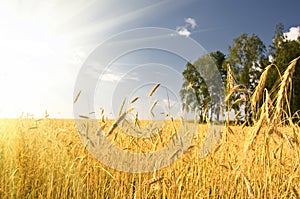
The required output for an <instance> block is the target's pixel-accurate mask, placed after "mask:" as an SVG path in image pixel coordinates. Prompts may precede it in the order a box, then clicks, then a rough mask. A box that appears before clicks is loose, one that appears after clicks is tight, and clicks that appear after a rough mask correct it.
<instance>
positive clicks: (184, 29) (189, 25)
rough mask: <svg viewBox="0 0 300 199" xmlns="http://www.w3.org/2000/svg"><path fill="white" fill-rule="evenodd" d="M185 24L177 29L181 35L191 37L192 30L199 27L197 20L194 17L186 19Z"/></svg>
mask: <svg viewBox="0 0 300 199" xmlns="http://www.w3.org/2000/svg"><path fill="white" fill-rule="evenodd" d="M184 22H185V24H184V25H183V26H178V27H177V28H176V31H177V33H178V34H179V35H182V36H185V37H189V36H190V35H191V33H192V31H193V30H194V29H195V28H196V27H197V22H196V20H195V19H193V18H190V17H189V18H186V19H184Z"/></svg>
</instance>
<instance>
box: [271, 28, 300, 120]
mask: <svg viewBox="0 0 300 199" xmlns="http://www.w3.org/2000/svg"><path fill="white" fill-rule="evenodd" d="M283 30H284V26H283V25H282V24H278V25H277V26H276V30H275V35H274V39H273V44H272V45H271V46H270V49H271V53H270V54H271V56H272V59H273V63H274V64H275V65H276V66H277V67H278V68H279V70H280V72H281V73H283V72H284V71H285V70H286V68H287V66H288V65H289V63H290V61H292V60H293V59H295V58H297V57H299V56H300V37H298V39H297V40H288V38H286V37H285V35H284V33H283ZM274 70H275V69H273V71H271V72H272V73H270V74H269V75H268V80H267V83H266V87H267V88H268V89H272V87H274V85H275V87H276V85H278V84H279V83H280V78H279V75H278V72H276V71H275V72H274ZM299 87H300V63H299V62H298V63H297V65H296V69H295V72H294V75H293V78H292V90H291V93H290V94H289V95H288V96H289V97H290V98H289V103H290V111H291V114H292V115H293V114H294V113H296V112H297V111H298V110H300V90H299Z"/></svg>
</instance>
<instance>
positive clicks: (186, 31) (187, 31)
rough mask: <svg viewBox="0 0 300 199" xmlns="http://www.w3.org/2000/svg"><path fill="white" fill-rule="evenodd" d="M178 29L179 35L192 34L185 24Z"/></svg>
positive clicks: (187, 35)
mask: <svg viewBox="0 0 300 199" xmlns="http://www.w3.org/2000/svg"><path fill="white" fill-rule="evenodd" d="M176 31H177V32H178V34H179V35H182V36H186V37H189V36H190V35H191V32H190V31H189V30H188V29H187V28H186V27H183V26H180V27H177V28H176Z"/></svg>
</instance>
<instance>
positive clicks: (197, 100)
mask: <svg viewBox="0 0 300 199" xmlns="http://www.w3.org/2000/svg"><path fill="white" fill-rule="evenodd" d="M182 74H183V80H184V82H183V84H182V88H181V90H180V97H181V100H182V102H183V107H185V108H186V109H187V111H195V110H198V111H199V116H200V118H203V116H204V114H205V109H206V108H207V105H208V102H209V101H210V96H209V91H208V88H207V86H206V84H205V80H204V79H203V77H202V76H201V75H200V72H199V71H198V70H197V69H196V67H195V66H194V65H193V64H191V63H190V62H188V63H187V64H186V69H185V70H184V71H183V73H182Z"/></svg>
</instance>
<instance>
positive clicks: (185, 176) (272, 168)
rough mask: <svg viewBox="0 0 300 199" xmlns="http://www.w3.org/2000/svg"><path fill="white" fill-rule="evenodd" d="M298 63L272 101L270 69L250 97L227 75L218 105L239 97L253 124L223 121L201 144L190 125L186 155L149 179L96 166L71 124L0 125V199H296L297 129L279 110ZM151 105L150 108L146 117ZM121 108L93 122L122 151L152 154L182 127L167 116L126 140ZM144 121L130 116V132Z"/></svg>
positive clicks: (201, 130)
mask: <svg viewBox="0 0 300 199" xmlns="http://www.w3.org/2000/svg"><path fill="white" fill-rule="evenodd" d="M298 59H300V57H298V58H296V59H294V60H292V61H291V63H290V64H289V66H288V67H287V69H286V70H285V71H284V73H283V75H282V76H281V77H280V78H281V81H280V84H279V85H278V87H277V89H276V90H275V93H272V95H271V94H270V93H269V91H268V90H266V89H265V88H264V84H265V81H266V78H267V73H268V70H269V69H270V68H271V67H273V66H274V65H270V66H268V67H266V69H265V71H264V72H263V73H262V75H261V78H260V81H259V84H258V86H257V87H256V89H255V90H254V92H253V94H252V95H251V96H250V94H249V92H248V91H247V92H244V90H245V89H241V88H242V87H243V86H242V85H235V84H236V83H235V82H233V81H230V79H234V78H233V77H231V76H232V75H230V74H229V75H228V81H227V84H228V85H227V86H226V87H227V88H229V89H228V90H227V93H228V94H227V96H226V98H225V101H226V102H227V103H228V106H229V107H230V106H232V104H230V103H231V102H230V98H231V96H232V95H233V93H235V92H239V93H238V94H240V95H241V98H240V99H237V100H235V102H233V103H245V104H246V103H247V101H246V100H242V99H243V98H245V96H246V97H248V99H250V100H248V101H249V103H250V104H249V106H250V107H251V108H252V111H253V113H254V114H253V121H254V122H253V124H252V125H246V122H245V123H244V124H243V125H230V124H231V122H228V120H227V122H225V125H224V127H223V128H222V129H220V132H218V133H219V135H222V136H221V137H218V139H217V142H215V143H213V144H211V145H209V144H207V140H208V139H207V136H208V133H207V132H208V129H209V122H208V123H205V124H198V123H195V126H196V127H197V129H196V131H195V134H194V135H193V137H192V138H193V139H192V143H191V145H190V146H189V147H188V148H187V150H186V151H184V153H183V154H182V155H180V156H179V158H177V159H176V160H175V162H174V163H173V164H171V165H169V166H166V167H164V168H162V169H158V170H153V171H151V172H146V173H130V172H122V171H118V170H115V169H113V168H111V167H109V166H107V165H105V164H103V163H101V160H100V161H98V160H97V159H96V158H95V157H94V156H93V155H91V153H90V152H89V150H88V149H87V148H88V145H87V144H85V143H84V142H82V140H81V138H82V134H81V133H79V131H77V129H76V128H75V120H73V119H69V120H67V119H50V118H47V117H45V118H42V119H33V118H31V119H28V118H18V119H1V120H0V198H300V183H299V182H300V179H299V178H300V171H299V164H300V160H299V158H300V156H299V155H300V147H299V135H300V128H299V123H295V122H294V121H295V120H294V119H297V117H295V116H291V115H289V114H288V112H289V111H286V110H285V108H286V107H289V106H285V105H289V101H288V91H289V90H291V86H292V77H293V73H294V71H295V67H296V63H297V61H298ZM275 67H276V66H275ZM229 69H230V67H229ZM158 87H159V84H157V85H156V86H155V87H154V88H153V90H151V92H150V94H149V97H151V96H152V94H153V93H154V92H155V90H156V89H157V88H158ZM272 92H274V91H272ZM79 95H80V92H79V94H78V95H77V96H76V97H75V100H74V103H76V101H77V99H78V97H80V96H79ZM247 95H249V96H247ZM137 99H138V98H135V99H133V100H132V101H131V103H134V101H136V100H137ZM261 99H263V100H262V101H260V103H257V102H259V100H261ZM246 105H247V104H246ZM154 106H155V102H154V104H153V106H152V107H151V109H150V110H151V112H152V109H153V107H154ZM122 108H123V105H122V106H121V110H120V114H119V118H118V119H116V120H108V119H105V118H104V117H101V119H100V120H99V121H98V120H97V122H99V125H100V126H101V129H102V128H103V131H104V132H106V137H107V138H108V140H109V141H111V142H112V143H114V144H115V145H116V146H117V147H119V148H121V149H122V150H125V151H130V152H135V153H144V154H145V153H148V152H151V151H156V150H159V149H161V148H163V147H165V146H166V144H167V143H169V142H171V141H172V139H173V137H174V136H175V135H176V132H177V131H178V129H179V128H180V125H181V124H182V123H181V122H182V121H180V120H175V119H173V117H172V116H170V120H169V121H166V122H165V125H164V126H163V129H161V130H160V131H159V133H157V134H156V135H155V136H152V137H150V138H141V137H134V136H132V135H128V134H126V132H124V131H125V130H124V129H123V128H121V122H122V120H123V119H124V118H125V116H126V114H128V113H129V112H130V111H132V109H128V110H127V111H125V112H123V111H122ZM102 113H103V110H102ZM102 116H103V115H102ZM82 117H83V118H82V119H84V120H86V121H89V118H88V117H86V116H82ZM298 119H299V118H298ZM296 121H297V120H296ZM298 121H299V120H298ZM150 122H151V121H139V120H137V117H136V120H135V121H134V126H141V127H145V126H147V125H148V124H149V123H150ZM152 122H153V121H152ZM174 132H175V133H174ZM202 146H208V147H209V150H208V151H209V153H207V154H205V155H203V153H202V149H203V147H202Z"/></svg>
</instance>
